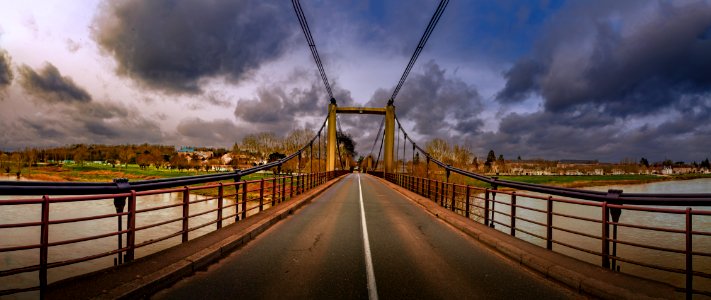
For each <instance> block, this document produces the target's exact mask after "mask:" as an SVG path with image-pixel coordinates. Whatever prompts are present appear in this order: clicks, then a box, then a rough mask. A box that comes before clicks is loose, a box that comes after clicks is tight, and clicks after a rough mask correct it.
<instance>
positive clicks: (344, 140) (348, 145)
mask: <svg viewBox="0 0 711 300" xmlns="http://www.w3.org/2000/svg"><path fill="white" fill-rule="evenodd" d="M336 140H337V141H338V146H339V147H340V146H341V145H343V147H342V148H341V150H344V152H345V153H342V154H343V155H346V156H350V157H353V156H355V155H356V154H358V153H356V151H355V146H356V142H355V141H353V138H352V137H351V135H350V134H345V133H343V132H340V131H339V132H337V133H336Z"/></svg>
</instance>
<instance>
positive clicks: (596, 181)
mask: <svg viewBox="0 0 711 300" xmlns="http://www.w3.org/2000/svg"><path fill="white" fill-rule="evenodd" d="M696 178H711V174H684V175H672V176H658V175H600V176H593V175H580V176H569V175H543V176H499V179H500V180H509V181H516V182H524V183H534V184H543V185H552V186H563V187H586V186H596V185H612V184H639V183H647V182H655V181H667V180H686V179H696ZM455 180H457V181H458V182H462V181H463V182H464V183H466V184H470V185H474V186H479V187H489V185H488V184H486V183H483V182H481V181H478V180H474V179H471V178H462V176H459V178H457V179H455Z"/></svg>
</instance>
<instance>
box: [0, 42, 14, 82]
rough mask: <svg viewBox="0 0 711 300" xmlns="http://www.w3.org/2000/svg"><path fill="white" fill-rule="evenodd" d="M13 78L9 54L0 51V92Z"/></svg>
mask: <svg viewBox="0 0 711 300" xmlns="http://www.w3.org/2000/svg"><path fill="white" fill-rule="evenodd" d="M13 77H14V75H13V73H12V60H11V58H10V54H8V53H7V51H5V50H3V49H0V90H2V89H4V88H5V87H7V86H9V85H10V83H12V79H13Z"/></svg>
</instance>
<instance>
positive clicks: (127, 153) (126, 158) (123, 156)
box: [119, 147, 136, 167]
mask: <svg viewBox="0 0 711 300" xmlns="http://www.w3.org/2000/svg"><path fill="white" fill-rule="evenodd" d="M135 157H136V153H135V152H133V149H131V147H126V148H125V149H123V150H121V151H120V152H119V160H121V163H122V164H123V165H124V166H126V167H128V163H129V162H130V161H131V159H133V158H135Z"/></svg>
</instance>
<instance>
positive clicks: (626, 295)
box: [378, 178, 684, 299]
mask: <svg viewBox="0 0 711 300" xmlns="http://www.w3.org/2000/svg"><path fill="white" fill-rule="evenodd" d="M378 179H379V180H380V181H381V182H383V183H384V184H386V185H387V186H389V187H390V188H392V189H394V190H395V191H397V192H399V193H400V194H402V195H403V196H405V197H406V198H408V199H410V200H412V201H413V202H415V203H417V204H419V205H420V206H422V207H423V208H424V209H425V210H426V211H428V212H429V213H431V214H432V215H434V216H436V217H437V218H439V219H441V220H443V221H444V222H446V223H448V224H449V225H451V226H453V227H455V228H456V229H458V230H460V231H462V232H463V233H465V234H467V235H469V236H471V237H472V238H474V239H476V240H478V241H479V242H481V243H482V244H484V245H485V246H487V247H489V248H490V249H492V250H494V251H496V252H498V253H500V254H502V255H503V256H505V257H507V258H509V259H511V260H512V261H514V262H516V263H518V264H520V265H522V266H524V267H526V268H528V269H530V270H532V271H535V272H537V273H539V274H541V275H543V276H545V277H546V278H549V279H552V280H554V281H556V282H558V283H561V284H563V285H565V286H567V287H569V288H570V289H572V290H574V291H576V292H578V293H579V294H581V295H585V296H592V297H595V298H601V299H683V298H684V294H683V293H681V292H677V291H676V290H675V288H674V287H672V286H671V285H668V284H664V283H660V282H656V281H651V280H647V279H644V278H639V277H635V276H632V275H628V274H623V273H619V272H613V271H611V270H607V269H603V268H601V267H598V266H595V265H592V264H590V263H587V262H583V261H580V260H577V259H574V258H571V257H568V256H565V255H563V254H560V253H557V252H553V251H548V250H547V249H544V248H541V247H539V246H536V245H533V244H530V243H528V242H526V241H523V240H520V239H517V238H515V237H512V236H510V235H508V234H505V233H503V232H500V231H498V230H496V229H493V228H489V227H487V226H484V225H483V224H479V223H477V222H474V221H473V220H469V219H467V218H466V217H464V216H462V215H459V214H457V213H455V212H452V211H451V210H448V209H446V208H444V207H441V206H439V205H438V204H437V203H435V202H433V201H432V200H430V199H427V198H425V197H422V196H420V195H419V194H416V193H414V192H411V191H409V190H407V189H405V188H403V187H400V186H398V185H396V184H394V183H391V182H389V181H387V180H385V179H382V178H378Z"/></svg>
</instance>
